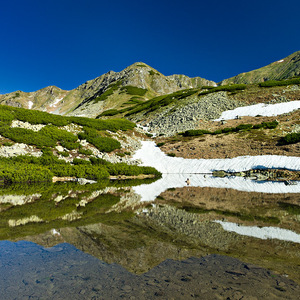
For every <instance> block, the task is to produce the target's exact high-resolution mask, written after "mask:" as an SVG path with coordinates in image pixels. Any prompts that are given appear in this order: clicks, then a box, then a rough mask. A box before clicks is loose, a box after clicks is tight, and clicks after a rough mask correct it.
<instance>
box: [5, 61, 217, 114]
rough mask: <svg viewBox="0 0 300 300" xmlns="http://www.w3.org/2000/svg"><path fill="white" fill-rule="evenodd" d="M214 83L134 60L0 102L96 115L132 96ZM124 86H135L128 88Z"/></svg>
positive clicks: (152, 95) (8, 95)
mask: <svg viewBox="0 0 300 300" xmlns="http://www.w3.org/2000/svg"><path fill="white" fill-rule="evenodd" d="M215 85H216V83H215V82H213V81H209V80H206V79H203V78H200V77H195V78H189V77H188V76H185V75H171V76H164V75H163V74H161V73H160V72H158V71H157V70H155V69H153V68H151V67H150V66H148V65H146V64H144V63H134V64H133V65H131V66H129V67H127V68H126V69H124V70H123V71H121V72H114V71H109V72H107V73H106V74H103V75H101V76H99V77H97V78H95V79H93V80H89V81H87V82H85V83H83V84H82V85H80V86H79V87H77V88H75V89H74V90H71V91H64V90H61V89H59V88H57V87H54V86H49V87H46V88H44V89H41V90H39V91H36V92H31V93H25V92H22V91H17V92H13V93H9V94H5V95H0V103H1V104H5V105H11V106H17V107H24V108H29V109H38V110H43V111H47V112H52V113H55V114H62V115H65V114H68V115H82V116H87V117H96V116H97V115H98V114H100V113H101V112H102V111H104V110H106V109H112V108H115V107H119V106H121V105H122V104H123V103H125V102H126V101H128V100H130V99H131V98H132V97H133V96H136V97H138V98H139V99H140V101H143V100H147V99H150V98H152V97H155V96H159V95H163V94H169V93H172V92H175V91H178V90H183V89H188V88H200V87H202V86H215ZM126 87H131V88H132V87H135V88H137V89H136V90H134V89H133V90H132V89H131V90H130V91H128V89H127V90H126Z"/></svg>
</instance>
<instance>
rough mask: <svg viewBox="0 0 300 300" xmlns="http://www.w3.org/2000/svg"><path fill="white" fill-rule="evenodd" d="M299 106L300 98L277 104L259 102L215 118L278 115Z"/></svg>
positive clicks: (225, 112) (227, 118)
mask: <svg viewBox="0 0 300 300" xmlns="http://www.w3.org/2000/svg"><path fill="white" fill-rule="evenodd" d="M299 108H300V100H296V101H291V102H285V103H276V104H264V103H259V104H255V105H249V106H242V107H238V108H235V109H233V110H227V111H223V112H222V114H221V117H220V118H219V119H215V120H214V121H221V120H231V119H235V118H236V117H237V116H251V117H255V116H257V115H261V116H266V117H268V116H278V115H282V114H285V113H289V112H291V111H293V110H297V109H299Z"/></svg>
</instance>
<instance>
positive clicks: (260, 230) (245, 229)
mask: <svg viewBox="0 0 300 300" xmlns="http://www.w3.org/2000/svg"><path fill="white" fill-rule="evenodd" d="M215 222H216V223H219V224H221V225H222V227H223V229H224V230H226V231H233V232H235V233H237V234H240V235H246V236H252V237H256V238H259V239H263V240H265V239H278V240H282V241H288V242H294V243H300V234H297V233H295V232H293V231H291V230H287V229H282V228H278V227H258V226H242V225H239V224H236V223H232V222H223V221H219V220H217V221H215Z"/></svg>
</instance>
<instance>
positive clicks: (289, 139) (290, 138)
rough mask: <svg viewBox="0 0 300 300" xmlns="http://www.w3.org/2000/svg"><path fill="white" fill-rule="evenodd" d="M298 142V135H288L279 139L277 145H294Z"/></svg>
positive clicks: (299, 140) (299, 138) (299, 135)
mask: <svg viewBox="0 0 300 300" xmlns="http://www.w3.org/2000/svg"><path fill="white" fill-rule="evenodd" d="M299 142H300V133H299V132H298V133H289V134H287V135H286V136H284V137H282V138H280V140H279V141H278V144H279V145H288V144H296V143H299Z"/></svg>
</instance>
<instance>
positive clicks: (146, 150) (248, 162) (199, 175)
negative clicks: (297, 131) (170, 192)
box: [133, 141, 300, 201]
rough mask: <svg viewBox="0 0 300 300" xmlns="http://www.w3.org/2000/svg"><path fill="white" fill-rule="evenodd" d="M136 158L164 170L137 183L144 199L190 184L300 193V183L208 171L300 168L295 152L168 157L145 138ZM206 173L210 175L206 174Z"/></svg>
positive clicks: (136, 188)
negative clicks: (146, 181) (150, 180)
mask: <svg viewBox="0 0 300 300" xmlns="http://www.w3.org/2000/svg"><path fill="white" fill-rule="evenodd" d="M133 159H140V160H141V161H142V165H144V166H151V167H154V168H156V169H157V170H159V171H160V172H162V173H163V176H162V178H161V179H159V180H157V181H155V182H153V183H152V184H143V185H140V186H135V187H134V188H133V189H134V191H135V192H136V193H137V194H139V195H140V196H141V201H153V200H154V199H155V198H156V197H157V196H159V195H160V194H161V193H162V192H164V191H165V190H167V189H168V188H172V187H173V188H174V187H184V186H186V185H187V184H186V182H185V181H186V180H187V178H189V179H190V186H195V187H215V188H232V189H236V190H239V191H247V192H260V193H300V183H299V184H297V185H285V184H284V182H273V181H255V180H250V179H244V178H242V177H235V178H233V177H229V178H227V177H226V178H218V177H213V176H211V175H208V173H212V171H213V170H226V171H229V170H230V171H245V170H249V169H253V168H255V167H262V168H264V167H266V168H287V169H292V170H300V158H299V157H292V156H277V155H263V156H241V157H236V158H232V159H184V158H182V157H169V156H167V155H166V154H165V153H163V152H162V151H161V150H160V149H159V147H156V146H155V143H154V142H152V141H143V142H142V148H141V149H139V150H137V152H136V153H135V154H134V156H133ZM204 173H207V175H204Z"/></svg>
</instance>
